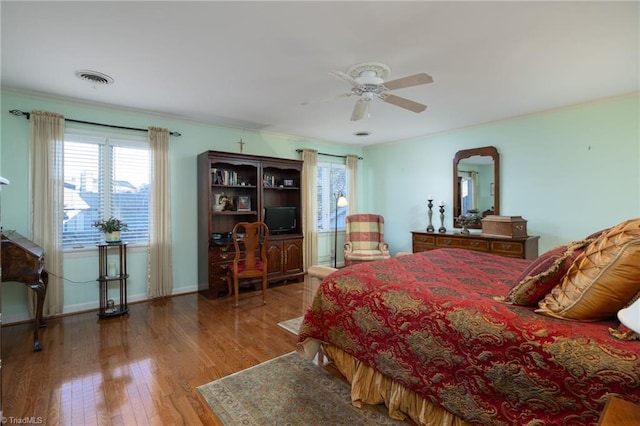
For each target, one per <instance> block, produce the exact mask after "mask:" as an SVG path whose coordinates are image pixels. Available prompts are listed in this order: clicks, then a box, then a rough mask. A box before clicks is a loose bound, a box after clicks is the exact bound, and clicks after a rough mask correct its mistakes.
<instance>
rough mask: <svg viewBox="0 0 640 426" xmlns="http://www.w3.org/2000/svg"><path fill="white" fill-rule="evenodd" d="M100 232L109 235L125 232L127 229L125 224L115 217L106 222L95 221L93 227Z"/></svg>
mask: <svg viewBox="0 0 640 426" xmlns="http://www.w3.org/2000/svg"><path fill="white" fill-rule="evenodd" d="M92 226H95V227H96V228H98V229H99V230H100V232H104V233H105V234H106V233H109V232H116V231H126V230H128V229H129V227H128V226H127V224H126V223H124V222H123V221H121V220H120V219H116V218H115V217H113V216H112V217H110V218H109V219H107V220H96V221H95V222H93V225H92Z"/></svg>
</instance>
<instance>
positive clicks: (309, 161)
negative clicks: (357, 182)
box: [302, 149, 318, 271]
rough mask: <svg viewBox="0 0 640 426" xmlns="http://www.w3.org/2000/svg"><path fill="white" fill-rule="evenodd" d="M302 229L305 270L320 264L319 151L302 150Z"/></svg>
mask: <svg viewBox="0 0 640 426" xmlns="http://www.w3.org/2000/svg"><path fill="white" fill-rule="evenodd" d="M302 161H303V163H302V181H303V182H304V188H303V191H302V206H303V207H302V208H303V211H304V216H303V218H302V229H303V232H304V270H305V271H306V270H307V269H308V268H309V267H310V266H313V265H316V264H317V263H318V232H317V226H318V225H317V223H316V222H317V214H318V207H317V200H316V187H317V182H316V179H317V175H318V151H316V150H313V149H304V150H302Z"/></svg>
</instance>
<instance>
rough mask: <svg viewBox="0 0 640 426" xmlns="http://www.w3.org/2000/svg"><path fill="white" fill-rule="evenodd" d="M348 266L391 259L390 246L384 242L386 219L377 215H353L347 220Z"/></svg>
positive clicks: (345, 253) (345, 252) (345, 259)
mask: <svg viewBox="0 0 640 426" xmlns="http://www.w3.org/2000/svg"><path fill="white" fill-rule="evenodd" d="M346 226H347V230H346V232H347V242H346V243H345V244H344V264H345V265H346V266H349V265H353V264H356V263H361V262H370V261H372V260H381V259H389V258H390V257H391V255H390V254H389V245H388V244H387V243H385V242H384V241H383V238H384V217H382V216H380V215H377V214H367V213H363V214H352V215H349V216H347V218H346Z"/></svg>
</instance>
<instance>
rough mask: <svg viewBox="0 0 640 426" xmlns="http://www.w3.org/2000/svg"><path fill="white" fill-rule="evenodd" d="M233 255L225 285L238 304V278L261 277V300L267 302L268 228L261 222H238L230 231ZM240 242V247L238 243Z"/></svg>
mask: <svg viewBox="0 0 640 426" xmlns="http://www.w3.org/2000/svg"><path fill="white" fill-rule="evenodd" d="M231 237H232V239H233V245H234V247H235V257H234V259H233V263H232V264H231V268H230V269H229V270H228V272H227V286H228V288H229V295H231V291H232V287H231V282H232V281H233V291H234V292H235V295H236V306H238V293H239V291H238V287H239V280H241V279H249V278H253V279H255V278H262V302H263V303H267V242H268V241H269V228H268V227H267V225H265V224H264V223H263V222H252V223H249V222H240V223H237V224H236V226H234V227H233V231H232V233H231ZM240 243H242V247H241V245H240Z"/></svg>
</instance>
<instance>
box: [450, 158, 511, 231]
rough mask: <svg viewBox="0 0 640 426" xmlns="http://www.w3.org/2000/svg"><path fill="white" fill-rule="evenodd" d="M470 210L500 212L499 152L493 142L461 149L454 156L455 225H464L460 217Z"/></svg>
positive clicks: (482, 213) (472, 226)
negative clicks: (489, 144) (487, 144)
mask: <svg viewBox="0 0 640 426" xmlns="http://www.w3.org/2000/svg"><path fill="white" fill-rule="evenodd" d="M470 210H477V213H478V214H479V215H480V216H482V217H484V216H487V215H494V214H495V215H499V214H500V155H499V154H498V150H497V149H496V148H495V147H493V146H485V147H481V148H474V149H465V150H462V151H458V152H457V153H456V155H455V157H454V158H453V226H454V228H462V225H461V224H460V223H459V222H458V220H457V218H458V216H460V215H461V214H467V213H469V211H470ZM467 228H475V229H480V228H482V225H481V224H472V225H468V226H467Z"/></svg>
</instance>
